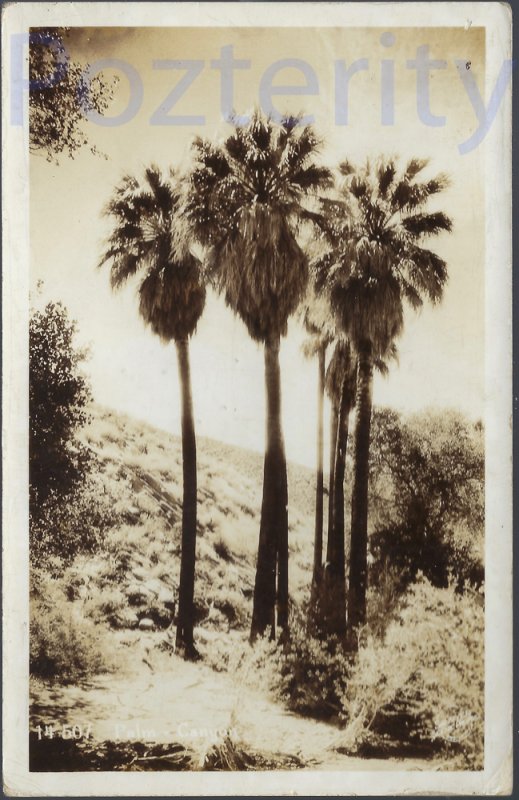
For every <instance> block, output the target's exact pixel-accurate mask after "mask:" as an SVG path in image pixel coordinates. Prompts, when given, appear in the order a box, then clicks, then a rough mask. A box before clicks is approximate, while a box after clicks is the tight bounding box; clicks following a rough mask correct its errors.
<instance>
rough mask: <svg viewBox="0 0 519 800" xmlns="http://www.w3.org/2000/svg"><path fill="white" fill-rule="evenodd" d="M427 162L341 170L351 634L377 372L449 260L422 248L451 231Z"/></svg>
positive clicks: (435, 294)
mask: <svg viewBox="0 0 519 800" xmlns="http://www.w3.org/2000/svg"><path fill="white" fill-rule="evenodd" d="M426 165H427V161H424V160H419V159H412V160H411V161H409V162H408V164H407V165H406V166H405V168H404V169H403V170H400V171H398V170H397V166H396V163H395V161H394V160H392V159H381V160H380V162H379V163H378V164H377V165H376V166H375V167H372V165H371V164H370V163H369V162H368V163H367V165H366V166H365V167H364V168H363V169H362V170H360V171H355V170H354V169H353V167H352V166H351V164H350V163H349V162H347V161H346V162H343V163H342V164H341V165H340V172H341V174H342V175H343V177H344V178H345V183H344V187H343V191H344V194H345V196H347V197H348V199H349V201H350V202H352V203H353V210H354V221H353V223H351V220H350V221H349V224H348V230H347V235H346V236H345V237H344V238H343V240H342V242H341V245H340V247H339V248H338V249H337V252H336V253H335V263H334V265H333V266H332V268H331V269H330V270H329V275H328V280H329V285H330V298H331V303H332V306H333V308H334V309H335V311H336V313H337V316H338V319H339V323H340V327H341V328H342V330H343V331H344V333H345V334H346V335H347V336H348V338H349V339H350V341H351V343H352V345H353V347H354V349H355V352H356V355H357V396H356V407H357V412H356V425H355V435H354V440H355V441H354V445H355V447H354V451H355V457H354V475H353V494H352V512H351V548H350V566H349V582H348V583H349V585H348V632H349V639H350V644H351V646H352V647H356V644H357V638H356V632H357V631H358V629H359V627H361V626H362V625H364V623H365V621H366V588H367V524H368V469H369V443H370V426H371V409H372V385H373V366H374V362H375V359H376V358H377V357H379V356H382V355H384V354H385V353H387V352H388V350H389V349H390V348H391V345H392V344H393V343H394V341H395V339H396V338H397V337H398V336H399V335H400V333H401V332H402V329H403V322H404V302H405V301H407V302H408V303H409V304H410V305H411V307H412V308H414V309H417V308H420V307H421V306H422V304H423V301H424V298H427V299H429V300H430V301H431V302H433V303H437V302H439V300H440V299H441V297H442V292H443V287H444V285H445V282H446V280H447V267H446V263H445V261H444V260H443V259H442V258H440V257H439V256H438V255H437V254H436V253H434V252H432V251H431V250H429V249H427V248H426V247H425V246H424V242H425V240H426V239H427V238H428V237H429V236H434V235H437V234H439V233H441V232H442V231H450V230H451V227H452V226H451V220H450V219H449V218H448V217H447V216H446V215H445V214H444V213H443V212H441V211H435V212H427V211H426V204H427V201H428V200H429V199H430V198H431V197H432V196H433V195H436V194H438V193H439V192H441V191H443V190H444V189H445V188H446V187H447V185H448V179H447V177H446V176H445V175H439V176H437V177H435V178H432V179H430V180H425V181H420V180H418V176H419V174H420V173H421V172H422V170H423V169H424V168H425V167H426Z"/></svg>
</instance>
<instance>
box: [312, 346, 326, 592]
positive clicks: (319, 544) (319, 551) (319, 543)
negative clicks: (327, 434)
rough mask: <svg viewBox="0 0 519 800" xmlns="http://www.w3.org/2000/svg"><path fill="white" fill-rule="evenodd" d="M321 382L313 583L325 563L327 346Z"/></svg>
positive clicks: (322, 354) (321, 350)
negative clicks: (324, 494)
mask: <svg viewBox="0 0 519 800" xmlns="http://www.w3.org/2000/svg"><path fill="white" fill-rule="evenodd" d="M318 358H319V382H318V386H317V475H316V488H315V537H314V571H313V576H312V583H313V584H314V585H317V584H318V583H319V579H320V577H321V570H322V565H323V492H324V484H323V446H324V442H323V415H324V380H325V370H326V347H324V346H322V347H320V348H319V354H318Z"/></svg>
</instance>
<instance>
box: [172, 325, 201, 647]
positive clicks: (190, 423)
mask: <svg viewBox="0 0 519 800" xmlns="http://www.w3.org/2000/svg"><path fill="white" fill-rule="evenodd" d="M175 344H176V348H177V360H178V374H179V380H180V389H181V397H182V471H183V485H184V488H183V492H184V494H183V502H182V555H181V562H180V588H179V598H178V619H177V637H176V644H177V647H179V648H180V649H183V650H184V652H185V655H186V657H187V658H191V657H194V656H195V655H196V650H195V648H194V642H193V628H194V610H195V609H194V590H195V559H196V491H197V490H196V438H195V423H194V418H193V399H192V396H191V374H190V367H189V340H188V339H187V338H186V339H180V340H178V341H177V342H176V343H175Z"/></svg>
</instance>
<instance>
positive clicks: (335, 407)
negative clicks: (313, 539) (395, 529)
mask: <svg viewBox="0 0 519 800" xmlns="http://www.w3.org/2000/svg"><path fill="white" fill-rule="evenodd" d="M338 427H339V403H337V402H336V401H335V400H332V416H331V420H330V473H329V478H328V538H327V543H326V561H329V560H330V546H331V544H330V543H331V541H332V540H333V492H334V484H335V480H334V472H335V451H336V449H337V429H338Z"/></svg>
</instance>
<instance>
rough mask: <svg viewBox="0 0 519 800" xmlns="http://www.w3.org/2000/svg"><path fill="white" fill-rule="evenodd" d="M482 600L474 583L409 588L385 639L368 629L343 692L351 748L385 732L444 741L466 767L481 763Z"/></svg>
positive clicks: (410, 738)
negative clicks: (460, 588) (464, 587)
mask: <svg viewBox="0 0 519 800" xmlns="http://www.w3.org/2000/svg"><path fill="white" fill-rule="evenodd" d="M483 648H484V608H483V597H482V595H481V593H479V592H476V591H466V592H465V593H464V594H460V593H459V592H456V591H455V589H454V587H453V586H450V587H448V588H446V589H440V588H436V587H433V586H432V585H431V584H430V583H429V582H428V581H427V580H426V579H424V578H422V579H420V580H419V582H418V583H416V584H414V585H413V586H412V587H411V588H410V589H409V591H408V593H407V594H406V596H405V600H404V601H403V603H402V605H401V608H400V611H399V613H398V614H397V617H396V619H395V620H394V621H393V622H392V623H391V624H390V625H389V626H388V628H387V631H386V634H385V637H384V640H383V641H382V642H381V641H380V639H379V638H378V637H376V636H374V635H372V634H371V633H368V634H367V636H366V638H365V640H364V641H363V642H361V646H360V648H359V653H358V660H357V662H356V664H355V667H354V669H353V670H352V672H351V675H350V679H349V681H348V685H347V687H346V690H345V692H344V693H343V696H342V704H343V716H344V718H345V720H347V728H346V731H345V736H344V741H345V745H346V747H347V748H348V749H349V750H362V747H363V745H365V744H366V743H369V742H371V743H372V742H373V740H375V741H376V740H377V737H378V741H379V743H380V741H381V740H382V739H383V736H384V731H387V729H388V720H389V719H390V718H391V716H393V722H395V721H396V722H397V723H398V721H402V720H405V724H404V725H402V726H401V728H400V730H398V729H397V730H396V731H395V729H394V726H393V730H392V732H391V735H392V740H393V741H395V739H397V740H398V737H399V736H400V739H401V741H402V743H404V744H409V742H410V741H411V742H412V741H413V740H414V742H415V743H422V744H423V743H429V744H433V745H434V744H441V745H442V747H443V748H444V749H446V750H447V751H449V752H451V753H452V754H453V756H455V758H456V763H457V764H458V765H459V766H462V767H464V768H465V769H481V768H482V764H483V734H484V652H483Z"/></svg>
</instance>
